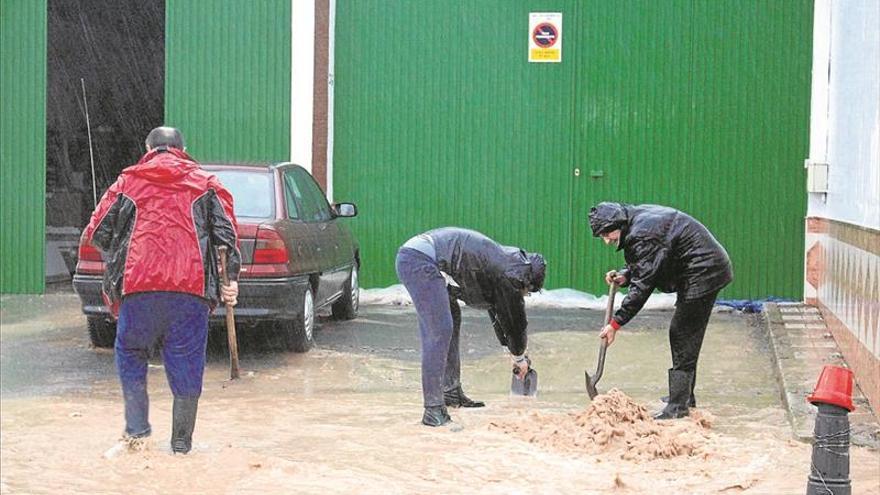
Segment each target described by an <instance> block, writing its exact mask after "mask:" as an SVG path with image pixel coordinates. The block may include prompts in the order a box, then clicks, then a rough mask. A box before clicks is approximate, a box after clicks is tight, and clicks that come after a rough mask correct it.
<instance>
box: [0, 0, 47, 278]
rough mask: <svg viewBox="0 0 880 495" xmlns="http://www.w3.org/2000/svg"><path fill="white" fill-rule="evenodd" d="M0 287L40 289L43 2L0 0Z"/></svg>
mask: <svg viewBox="0 0 880 495" xmlns="http://www.w3.org/2000/svg"><path fill="white" fill-rule="evenodd" d="M0 205H2V208H0V219H2V227H0V229H2V236H0V292H3V293H18V294H21V293H42V292H43V290H44V289H45V266H46V244H45V225H46V209H45V206H46V2H45V0H0Z"/></svg>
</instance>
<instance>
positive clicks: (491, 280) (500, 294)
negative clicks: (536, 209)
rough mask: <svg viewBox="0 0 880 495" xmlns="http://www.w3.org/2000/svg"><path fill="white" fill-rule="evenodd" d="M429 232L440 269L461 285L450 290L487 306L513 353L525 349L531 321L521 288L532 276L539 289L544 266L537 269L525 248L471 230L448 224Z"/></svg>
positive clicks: (471, 302) (531, 282)
mask: <svg viewBox="0 0 880 495" xmlns="http://www.w3.org/2000/svg"><path fill="white" fill-rule="evenodd" d="M425 235H427V236H428V237H430V238H431V241H432V243H433V244H434V250H435V252H436V260H437V263H438V265H439V267H440V270H441V271H443V272H444V273H446V274H447V275H449V276H450V277H452V279H453V280H454V281H455V283H456V284H458V288H456V287H450V295H451V296H452V297H454V298H457V299H461V300H462V301H464V302H465V303H466V304H467V305H468V306H473V307H477V308H480V309H486V310H488V311H489V317H490V318H491V319H492V324H493V327H494V329H495V334H496V335H497V336H498V340H499V341H500V342H501V344H502V345H505V346H507V348H508V349H509V350H510V352H511V353H512V354H515V355H521V354H523V353H524V352H525V349H526V343H527V337H526V326H527V325H528V321H526V311H525V303H524V301H523V295H522V289H523V288H527V287H532V286H533V285H535V284H534V282H535V280H534V279H539V280H538V283H537V288H535V290H537V289H539V288H540V286H541V285H542V284H543V279H544V273H543V266H542V267H541V268H540V273H533V269H532V264H531V263H530V262H529V256H530V255H527V253H526V252H525V251H523V250H522V249H520V248H517V247H510V246H502V245H500V244H498V243H497V242H495V241H493V240H492V239H490V238H488V237H486V236H485V235H483V234H481V233H479V232H476V231H473V230H468V229H462V228H457V227H444V228H440V229H435V230H431V231H428V232H426V233H425ZM531 256H534V255H531ZM541 260H542V261H541V264H542V265H543V258H541Z"/></svg>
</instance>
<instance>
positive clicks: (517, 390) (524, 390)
mask: <svg viewBox="0 0 880 495" xmlns="http://www.w3.org/2000/svg"><path fill="white" fill-rule="evenodd" d="M510 394H511V395H523V396H526V397H534V396H536V395H538V372H537V371H535V370H534V369H532V368H529V371H528V372H527V373H526V375H525V376H524V377H523V379H522V380H520V379H519V378H517V376H516V375H512V376H511V378H510Z"/></svg>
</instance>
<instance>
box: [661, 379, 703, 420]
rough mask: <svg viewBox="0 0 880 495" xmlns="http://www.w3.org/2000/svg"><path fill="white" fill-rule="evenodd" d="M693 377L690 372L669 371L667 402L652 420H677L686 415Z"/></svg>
mask: <svg viewBox="0 0 880 495" xmlns="http://www.w3.org/2000/svg"><path fill="white" fill-rule="evenodd" d="M693 379H694V375H693V373H692V372H690V371H680V370H669V402H668V403H667V404H666V407H664V408H663V410H662V411H660V412H658V413H656V414H654V419H677V418H683V417H685V416H687V415H688V402H689V401H690V394H691V384H692V383H693Z"/></svg>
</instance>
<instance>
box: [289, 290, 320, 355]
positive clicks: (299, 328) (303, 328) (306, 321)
mask: <svg viewBox="0 0 880 495" xmlns="http://www.w3.org/2000/svg"><path fill="white" fill-rule="evenodd" d="M299 304H300V307H299V308H298V309H299V310H300V311H299V316H297V317H296V318H295V319H293V320H292V321H288V322H285V323H284V331H285V334H284V337H285V340H286V343H287V349H288V350H291V351H293V352H308V350H309V349H310V348H311V347H312V345H313V344H314V343H315V298H314V295H312V290H311V288H307V289H306V290H304V291H303V294H302V295H301V296H300V300H299Z"/></svg>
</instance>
